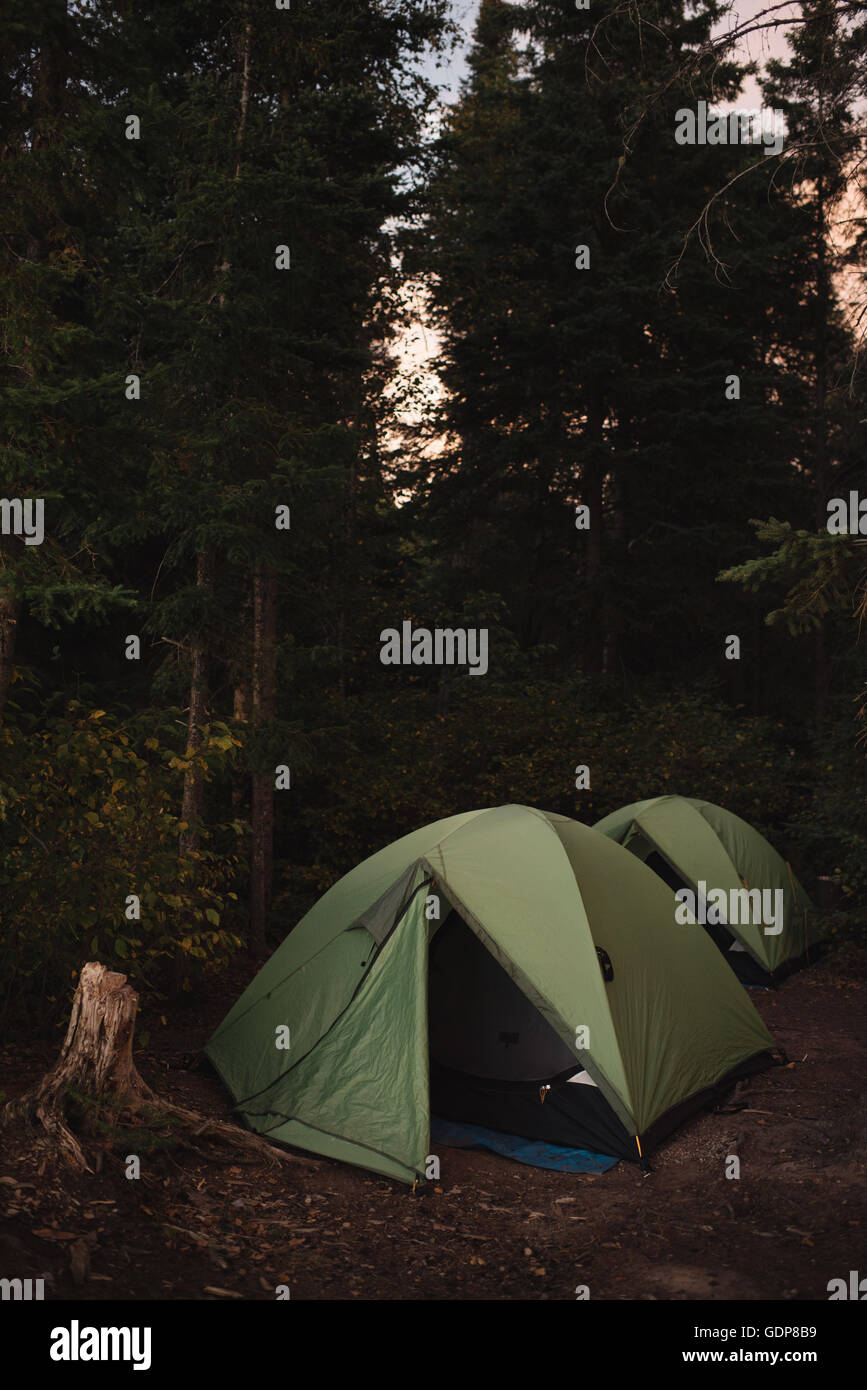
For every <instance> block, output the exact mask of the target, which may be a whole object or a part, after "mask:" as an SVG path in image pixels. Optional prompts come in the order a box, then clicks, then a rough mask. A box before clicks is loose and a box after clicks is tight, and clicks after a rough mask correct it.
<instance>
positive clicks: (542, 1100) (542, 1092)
mask: <svg viewBox="0 0 867 1390" xmlns="http://www.w3.org/2000/svg"><path fill="white" fill-rule="evenodd" d="M550 1089H551V1087H550V1086H540V1087H539V1104H540V1105H544V1104H545V1097H546V1095H547V1094H548V1092H549V1091H550Z"/></svg>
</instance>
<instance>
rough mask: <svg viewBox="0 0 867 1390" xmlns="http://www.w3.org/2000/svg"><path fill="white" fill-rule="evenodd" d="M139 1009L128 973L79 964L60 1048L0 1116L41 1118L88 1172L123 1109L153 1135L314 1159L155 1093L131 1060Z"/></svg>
mask: <svg viewBox="0 0 867 1390" xmlns="http://www.w3.org/2000/svg"><path fill="white" fill-rule="evenodd" d="M137 1011H138V995H137V994H136V992H135V990H134V989H132V987H131V986H130V985H128V984H127V982H126V976H125V975H120V974H117V973H116V972H114V971H112V970H106V968H105V966H104V965H100V964H99V963H98V962H97V961H90V962H88V964H87V965H85V966H83V967H82V970H81V975H80V976H79V981H78V988H77V989H76V991H75V997H74V999H73V1001H72V1012H71V1014H70V1018H69V1027H68V1028H67V1030H66V1037H65V1038H64V1040H63V1047H62V1048H61V1050H60V1056H59V1057H58V1059H57V1061H56V1063H55V1064H54V1066H53V1067H52V1069H51V1071H50V1072H48V1073H47V1074H46V1075H45V1076H44V1077H43V1078H42V1080H41V1081H40V1083H39V1085H38V1086H36V1087H35V1089H34V1090H32V1091H29V1092H28V1093H27V1094H26V1095H24V1096H22V1097H21V1098H20V1099H19V1100H16V1101H10V1102H9V1104H8V1105H7V1106H6V1108H5V1110H4V1111H3V1112H2V1116H0V1124H2V1125H8V1124H12V1123H14V1122H16V1121H17V1122H22V1121H23V1122H25V1123H29V1124H32V1125H37V1126H39V1127H40V1128H41V1129H42V1131H43V1132H44V1135H45V1136H46V1137H47V1139H48V1141H49V1144H50V1146H52V1147H53V1148H54V1149H55V1151H56V1152H58V1153H59V1154H60V1155H62V1156H63V1157H64V1158H65V1159H67V1160H68V1161H69V1162H71V1163H72V1164H73V1165H74V1166H75V1167H76V1168H79V1169H83V1170H85V1171H86V1172H94V1171H96V1172H98V1171H99V1170H100V1169H101V1167H102V1159H103V1154H104V1153H105V1151H106V1149H108V1148H110V1147H111V1131H112V1129H113V1127H114V1126H115V1125H116V1124H117V1123H118V1121H119V1120H120V1118H121V1116H123V1117H124V1118H126V1117H127V1116H131V1117H133V1120H134V1123H136V1124H138V1125H140V1126H141V1128H142V1130H143V1131H144V1130H148V1131H149V1132H150V1134H151V1135H153V1134H158V1133H159V1132H160V1130H161V1129H162V1130H164V1131H168V1138H169V1141H170V1142H171V1143H173V1144H177V1145H179V1146H181V1147H184V1148H187V1149H194V1145H193V1143H192V1142H191V1138H194V1139H196V1140H200V1139H202V1137H203V1136H207V1137H209V1138H213V1139H216V1140H218V1141H220V1142H222V1143H224V1144H227V1145H228V1146H229V1147H230V1148H234V1149H244V1150H247V1151H248V1153H251V1154H255V1155H256V1156H257V1157H259V1158H261V1157H266V1158H268V1159H269V1160H270V1161H272V1162H280V1161H286V1160H291V1161H294V1162H307V1163H310V1164H311V1166H313V1167H317V1166H318V1164H317V1163H316V1162H315V1161H314V1160H307V1159H300V1158H298V1157H297V1156H296V1155H294V1154H289V1153H287V1152H286V1151H285V1150H278V1149H276V1148H275V1147H274V1145H273V1144H269V1143H268V1142H267V1141H266V1140H264V1139H261V1138H259V1136H258V1135H256V1134H250V1133H248V1132H247V1131H246V1130H242V1129H239V1128H238V1127H237V1126H235V1125H231V1124H226V1123H225V1122H224V1121H222V1120H213V1119H210V1118H208V1117H205V1116H202V1115H200V1114H198V1113H197V1112H196V1111H194V1110H188V1109H186V1108H185V1107H183V1106H178V1105H173V1104H172V1103H171V1102H169V1101H166V1100H163V1099H161V1098H159V1097H157V1096H155V1095H154V1093H153V1091H152V1090H151V1089H150V1087H149V1086H147V1085H146V1084H145V1082H144V1081H143V1080H142V1078H141V1077H140V1076H139V1074H138V1071H137V1070H136V1066H135V1063H134V1061H133V1056H132V1043H133V1034H134V1032H135V1019H136V1013H137ZM103 1116H107V1123H106V1121H105V1119H103V1118H102V1117H103ZM194 1151H195V1152H197V1153H198V1152H199V1150H198V1149H194ZM201 1156H203V1157H204V1155H201Z"/></svg>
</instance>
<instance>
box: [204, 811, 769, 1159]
mask: <svg viewBox="0 0 867 1390" xmlns="http://www.w3.org/2000/svg"><path fill="white" fill-rule="evenodd" d="M673 905H674V904H673V897H672V893H671V891H670V889H668V888H667V887H666V885H665V884H664V883H662V882H661V880H660V879H659V878H657V876H656V875H655V874H654V873H652V872H651V871H650V869H648V868H646V867H645V866H644V865H643V864H642V863H641V862H640V860H638V859H637V858H636V857H635V856H634V855H631V854H628V853H627V852H626V851H625V850H623V849H622V848H621V847H620V846H619V845H617V844H614V843H613V842H612V841H611V840H609V839H608V838H606V837H605V836H604V835H600V834H598V832H597V831H595V830H592V829H591V828H590V827H589V826H585V825H581V824H579V823H578V822H576V821H573V820H570V819H569V818H568V817H566V816H562V815H555V814H551V813H548V812H544V811H538V810H534V809H533V808H531V807H528V806H497V807H493V808H490V809H485V810H480V811H469V812H466V813H464V814H462V815H455V816H449V817H447V818H446V819H444V820H439V821H436V822H435V823H434V824H432V825H428V826H426V827H424V828H423V829H421V830H416V831H414V832H413V833H412V834H409V835H406V836H404V837H403V838H402V839H400V840H397V841H396V842H395V843H394V844H391V845H389V846H388V847H387V848H386V849H383V850H381V851H380V852H379V853H377V854H374V855H373V856H372V857H371V858H369V859H366V860H365V861H364V862H363V863H362V864H359V865H358V866H357V867H356V868H355V869H353V870H352V871H351V872H350V873H348V874H347V875H346V876H345V877H344V878H342V879H340V880H339V882H337V883H336V884H335V885H334V886H333V887H332V888H331V889H329V891H328V892H327V893H325V895H324V896H323V897H322V898H320V900H319V901H318V902H317V903H316V904H315V905H314V906H313V907H312V908H311V910H310V911H309V912H308V913H307V915H306V916H305V917H304V918H303V919H302V920H301V921H300V922H299V923H298V925H297V926H296V927H295V929H294V930H293V931H292V932H291V933H290V934H289V936H287V937H286V939H285V941H284V942H283V944H282V945H281V946H279V947H278V949H277V950H276V951H275V952H274V954H273V956H272V957H271V958H270V960H269V961H268V962H267V963H266V964H265V965H264V966H263V968H262V969H261V970H260V972H259V973H258V975H257V976H256V977H255V979H254V980H253V981H252V983H251V984H250V985H249V987H248V988H247V989H246V990H245V992H244V993H243V994H242V995H241V997H240V999H239V1000H238V1002H237V1003H236V1004H235V1006H234V1008H232V1009H231V1010H230V1012H229V1013H228V1014H227V1016H226V1018H225V1019H224V1020H223V1022H222V1023H221V1024H220V1026H219V1028H218V1029H217V1031H216V1032H215V1034H214V1035H213V1037H212V1038H211V1039H210V1041H209V1043H208V1045H207V1048H206V1053H207V1056H208V1057H209V1058H210V1060H211V1061H212V1062H213V1064H214V1065H215V1067H216V1068H217V1070H218V1072H219V1073H220V1075H221V1076H222V1078H223V1080H224V1081H225V1083H226V1085H227V1087H228V1089H229V1090H230V1092H231V1094H232V1096H233V1098H234V1100H235V1102H236V1105H235V1108H236V1110H237V1111H238V1112H239V1113H240V1114H241V1115H242V1116H243V1118H244V1120H245V1121H246V1123H247V1124H248V1125H249V1126H250V1127H251V1128H252V1129H254V1130H256V1131H258V1132H259V1133H261V1134H264V1135H267V1136H269V1137H270V1138H272V1139H274V1140H276V1141H278V1142H281V1143H285V1144H289V1145H294V1146H296V1147H298V1148H301V1149H306V1150H309V1151H311V1152H313V1153H317V1154H323V1155H326V1156H328V1157H330V1158H336V1159H341V1160H344V1161H346V1162H349V1163H353V1164H357V1165H359V1166H360V1167H362V1168H368V1169H371V1170H373V1171H374V1172H378V1173H384V1174H387V1175H389V1176H391V1177H394V1178H398V1179H402V1180H403V1181H405V1182H408V1183H412V1182H415V1181H416V1180H417V1179H421V1178H423V1177H424V1176H425V1169H426V1159H427V1157H428V1156H429V1148H430V1115H431V1111H433V1113H434V1114H435V1115H439V1116H442V1117H443V1118H446V1119H450V1120H456V1121H464V1122H468V1123H473V1124H480V1125H485V1126H487V1127H489V1128H491V1129H495V1130H499V1131H502V1132H504V1133H507V1134H513V1135H514V1134H517V1135H523V1136H525V1137H526V1138H528V1139H539V1140H543V1141H546V1142H548V1143H553V1144H563V1145H572V1146H580V1147H583V1148H585V1149H590V1150H592V1151H594V1152H596V1153H602V1154H608V1155H614V1156H619V1157H623V1158H627V1159H632V1160H635V1161H638V1162H643V1163H646V1158H647V1155H648V1154H649V1153H651V1152H652V1151H653V1149H654V1147H655V1146H656V1145H657V1144H658V1143H659V1141H660V1139H661V1138H662V1137H663V1136H664V1135H666V1134H667V1133H669V1132H670V1131H671V1130H672V1129H673V1128H674V1127H675V1126H676V1125H677V1124H679V1123H680V1121H681V1120H682V1119H683V1118H684V1117H685V1116H686V1115H687V1114H688V1113H690V1112H691V1111H694V1110H695V1109H697V1108H699V1107H701V1106H702V1105H703V1104H707V1103H708V1102H709V1101H711V1100H713V1099H715V1098H716V1097H717V1096H719V1095H720V1094H722V1092H723V1091H724V1090H725V1088H726V1087H727V1086H728V1085H730V1084H731V1083H732V1082H733V1081H734V1080H735V1079H736V1078H737V1077H739V1076H742V1075H746V1074H748V1073H749V1072H752V1071H755V1070H757V1069H758V1068H760V1067H762V1066H766V1065H770V1064H771V1063H772V1061H773V1057H772V1053H773V1051H774V1048H775V1044H774V1041H773V1038H772V1037H771V1035H770V1033H769V1032H768V1031H767V1029H766V1028H765V1026H764V1024H763V1023H762V1021H761V1019H760V1018H759V1016H758V1014H757V1013H756V1011H755V1009H754V1008H753V1006H752V1003H751V1002H750V999H749V997H748V995H747V994H746V993H745V991H744V990H743V989H741V988H740V986H739V985H738V983H737V981H736V979H735V978H734V976H733V975H732V973H731V971H730V970H729V969H728V968H727V967H726V966H725V964H724V962H723V961H722V960H721V959H720V956H719V953H718V952H717V950H716V949H715V948H714V946H713V944H712V943H711V941H710V940H709V939H708V937H707V936H706V934H705V933H704V932H703V931H698V930H691V931H684V929H683V928H682V927H678V926H677V924H676V922H675V920H674V913H673ZM287 1044H288V1046H287ZM575 1083H578V1084H575Z"/></svg>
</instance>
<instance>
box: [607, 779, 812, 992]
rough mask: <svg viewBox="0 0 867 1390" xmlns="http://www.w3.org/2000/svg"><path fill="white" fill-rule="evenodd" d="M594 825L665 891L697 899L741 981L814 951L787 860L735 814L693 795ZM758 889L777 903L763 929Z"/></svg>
mask: <svg viewBox="0 0 867 1390" xmlns="http://www.w3.org/2000/svg"><path fill="white" fill-rule="evenodd" d="M594 828H595V829H596V830H599V831H601V832H602V834H603V835H607V836H608V838H609V839H611V840H615V841H616V842H617V843H618V844H620V845H623V846H624V848H626V849H628V850H630V851H631V852H632V853H633V854H634V855H635V856H636V857H637V858H638V859H641V860H642V861H643V862H644V863H645V864H647V865H648V867H649V868H651V869H653V870H654V871H655V872H656V873H657V874H658V875H659V876H660V878H662V879H664V881H665V882H666V883H667V884H668V885H669V886H670V887H671V888H674V889H675V890H682V889H684V888H688V889H689V890H690V891H691V892H692V893H693V895H694V899H695V903H696V907H700V906H701V904H702V898H703V897H704V899H705V900H706V901H707V903H708V904H709V905H706V906H705V910H704V912H703V914H702V915H703V916H706V917H707V918H709V919H710V920H708V921H707V922H705V923H704V925H705V926H706V928H707V931H708V933H709V934H710V936H711V937H712V938H713V940H714V941H715V942H716V944H717V946H718V947H719V949H720V950H721V951H722V952H723V954H724V955H725V959H726V960H727V961H728V962H729V964H730V966H731V967H732V969H733V970H734V972H735V974H736V975H737V976H738V979H740V980H742V981H743V982H744V984H753V985H757V984H764V985H767V984H771V983H773V982H774V981H776V980H778V979H779V978H780V977H781V976H782V975H785V974H787V973H788V972H789V971H791V970H794V969H796V968H797V967H798V966H800V965H804V964H807V963H808V962H809V961H810V959H811V958H813V957H814V956H815V955H817V954H818V952H819V949H820V947H821V944H822V941H823V932H822V928H821V925H820V923H819V922H818V921H817V920H816V917H815V913H814V909H813V904H812V903H811V902H810V899H809V898H808V896H807V894H806V893H805V891H804V889H803V888H802V887H801V884H800V883H799V882H798V880H797V878H796V877H795V875H794V873H793V872H792V868H791V865H790V864H788V863H787V861H786V860H785V859H783V858H782V857H781V856H780V855H779V854H778V853H777V851H776V850H775V849H774V848H773V846H772V845H770V844H768V841H767V840H766V839H765V838H764V836H763V835H760V834H759V832H758V831H757V830H755V829H754V828H753V826H751V825H749V824H748V822H747V821H745V820H741V818H740V816H736V815H733V813H732V812H731V811H726V810H724V809H723V807H722V806H714V804H713V803H712V802H710V801H699V800H697V799H696V798H694V797H687V796H657V797H654V798H653V799H652V800H650V801H634V802H633V803H632V805H631V806H624V807H623V808H622V809H621V810H619V811H614V812H612V814H611V815H610V816H605V817H603V819H602V820H600V821H597V822H596V825H595V827H594ZM712 890H717V891H716V898H715V899H714V900H711V899H710V897H709V895H710V894H711V891H712ZM719 890H722V891H721V893H720V891H719ZM759 893H761V894H762V903H763V904H764V903H765V902H767V903H768V904H769V905H770V903H772V902H776V901H778V902H779V904H780V906H781V909H782V911H781V920H779V921H777V920H773V921H772V923H771V925H770V930H768V925H767V918H766V917H765V916H764V915H763V912H762V911H759V910H757V904H758V902H759V896H758V895H759ZM725 904H727V905H728V907H726V906H725ZM712 909H713V910H712ZM718 918H719V919H720V920H717V919H718ZM756 919H758V920H756Z"/></svg>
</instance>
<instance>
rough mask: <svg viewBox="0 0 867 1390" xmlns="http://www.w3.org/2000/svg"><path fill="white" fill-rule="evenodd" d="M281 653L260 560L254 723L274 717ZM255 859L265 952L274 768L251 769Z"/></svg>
mask: <svg viewBox="0 0 867 1390" xmlns="http://www.w3.org/2000/svg"><path fill="white" fill-rule="evenodd" d="M276 655H277V579H276V575H275V574H274V572H273V570H270V569H268V567H267V566H266V565H265V564H263V563H262V561H259V562H257V564H256V568H255V570H254V573H253V724H254V726H255V725H259V726H261V725H263V724H265V723H267V721H269V720H271V719H273V717H274V702H275V674H276V673H275V662H276ZM251 822H252V837H253V844H252V861H251V879H250V932H249V941H248V945H249V949H250V953H251V954H252V955H253V956H254V957H256V958H257V959H258V958H260V957H262V956H264V954H265V921H266V918H267V915H268V910H269V908H270V906H271V877H272V864H273V853H274V768H273V766H265V767H261V766H260V767H259V768H258V769H256V770H254V772H253V788H252V808H251Z"/></svg>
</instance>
